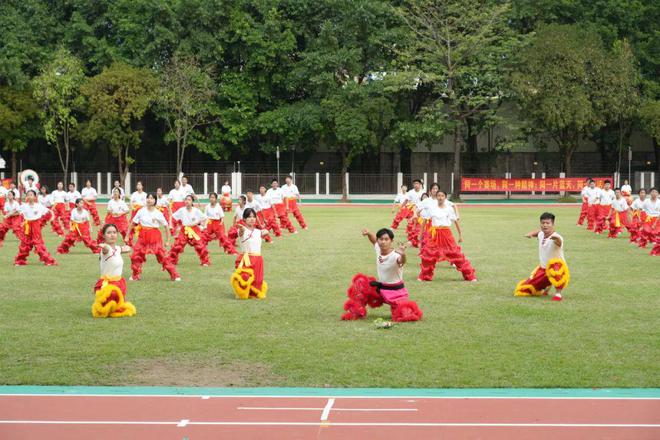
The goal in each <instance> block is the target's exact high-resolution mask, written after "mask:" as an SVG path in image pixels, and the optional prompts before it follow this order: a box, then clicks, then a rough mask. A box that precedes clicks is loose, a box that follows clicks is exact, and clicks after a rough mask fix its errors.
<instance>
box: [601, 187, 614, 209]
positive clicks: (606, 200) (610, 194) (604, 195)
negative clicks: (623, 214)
mask: <svg viewBox="0 0 660 440" xmlns="http://www.w3.org/2000/svg"><path fill="white" fill-rule="evenodd" d="M615 198H616V194H615V193H614V191H612V190H611V189H601V190H600V204H601V205H605V206H610V205H611V204H612V202H613V201H614V199H615Z"/></svg>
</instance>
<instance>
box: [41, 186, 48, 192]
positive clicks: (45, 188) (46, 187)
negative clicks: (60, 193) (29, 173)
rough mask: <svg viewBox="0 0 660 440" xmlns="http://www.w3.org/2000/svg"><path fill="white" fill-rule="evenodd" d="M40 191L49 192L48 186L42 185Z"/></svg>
mask: <svg viewBox="0 0 660 440" xmlns="http://www.w3.org/2000/svg"><path fill="white" fill-rule="evenodd" d="M39 189H40V190H42V189H43V190H44V191H46V192H48V186H47V185H41V188H39Z"/></svg>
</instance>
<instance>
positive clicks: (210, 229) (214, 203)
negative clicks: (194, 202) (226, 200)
mask: <svg viewBox="0 0 660 440" xmlns="http://www.w3.org/2000/svg"><path fill="white" fill-rule="evenodd" d="M204 214H205V215H206V218H207V221H206V230H205V231H204V241H205V242H206V243H207V245H208V243H210V242H211V241H213V240H215V239H217V240H218V241H219V242H220V246H222V247H223V248H224V250H225V252H226V253H228V254H231V255H236V254H237V252H236V249H235V248H234V245H233V244H232V242H231V241H230V240H229V238H227V234H225V225H224V223H223V219H224V217H225V213H224V212H223V208H222V207H221V206H220V204H219V203H218V195H217V194H216V193H211V194H209V204H208V205H206V208H204Z"/></svg>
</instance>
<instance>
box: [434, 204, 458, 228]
mask: <svg viewBox="0 0 660 440" xmlns="http://www.w3.org/2000/svg"><path fill="white" fill-rule="evenodd" d="M428 215H429V218H430V219H431V224H432V225H433V226H436V227H450V226H451V222H453V221H456V211H454V207H453V206H449V205H447V202H445V206H443V207H442V208H441V207H440V206H438V204H437V203H436V204H435V206H431V208H429V211H428Z"/></svg>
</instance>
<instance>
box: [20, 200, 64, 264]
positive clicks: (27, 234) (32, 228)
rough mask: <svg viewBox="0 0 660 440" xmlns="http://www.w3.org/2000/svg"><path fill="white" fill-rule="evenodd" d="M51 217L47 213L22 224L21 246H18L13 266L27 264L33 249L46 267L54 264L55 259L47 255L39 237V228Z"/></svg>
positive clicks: (46, 250) (42, 240)
mask: <svg viewBox="0 0 660 440" xmlns="http://www.w3.org/2000/svg"><path fill="white" fill-rule="evenodd" d="M51 215H52V214H51V213H50V212H48V213H47V214H46V215H44V216H43V217H41V218H40V219H38V220H32V221H25V222H23V231H22V233H21V244H20V245H19V246H18V255H16V259H15V260H14V264H16V265H17V266H25V265H26V264H27V257H28V256H29V255H30V251H31V250H32V249H34V251H35V252H36V254H37V255H39V259H40V260H41V261H42V262H43V263H44V264H45V265H46V266H52V265H54V264H56V262H55V259H54V258H53V257H52V256H51V255H50V254H49V253H48V249H46V245H45V244H44V239H43V237H42V236H41V228H42V227H43V225H44V224H45V223H46V222H48V220H50V218H51Z"/></svg>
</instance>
